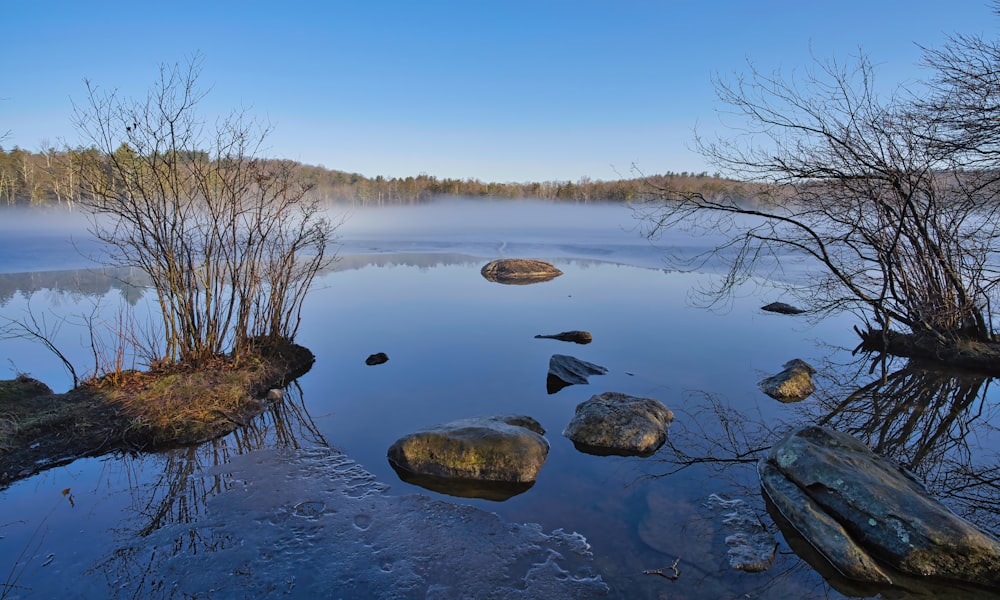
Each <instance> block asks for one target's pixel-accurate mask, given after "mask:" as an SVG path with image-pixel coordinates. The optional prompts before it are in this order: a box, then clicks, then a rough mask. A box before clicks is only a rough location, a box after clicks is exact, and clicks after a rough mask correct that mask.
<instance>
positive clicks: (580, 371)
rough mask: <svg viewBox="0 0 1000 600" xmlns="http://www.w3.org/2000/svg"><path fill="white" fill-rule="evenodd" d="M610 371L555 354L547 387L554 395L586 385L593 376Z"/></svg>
mask: <svg viewBox="0 0 1000 600" xmlns="http://www.w3.org/2000/svg"><path fill="white" fill-rule="evenodd" d="M607 372H608V370H607V369H606V368H604V367H602V366H601V365H595V364H594V363H590V362H587V361H585V360H580V359H579V358H574V357H572V356H567V355H565V354H553V355H552V357H551V358H550V359H549V374H548V377H547V378H546V381H545V387H546V389H547V390H548V392H549V393H550V394H554V393H556V392H558V391H559V390H561V389H563V388H564V387H567V386H570V385H586V384H587V383H589V381H588V379H587V378H588V377H590V376H591V375H604V374H605V373H607Z"/></svg>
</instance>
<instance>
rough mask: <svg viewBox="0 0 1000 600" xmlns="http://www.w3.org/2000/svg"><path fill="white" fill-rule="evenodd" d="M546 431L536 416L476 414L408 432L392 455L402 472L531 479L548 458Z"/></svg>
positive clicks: (454, 477) (514, 480) (438, 477)
mask: <svg viewBox="0 0 1000 600" xmlns="http://www.w3.org/2000/svg"><path fill="white" fill-rule="evenodd" d="M544 433H545V430H544V429H542V426H541V425H539V423H538V421H535V420H534V419H532V418H531V417H525V416H516V415H505V416H489V417H473V418H469V419H461V420H458V421H452V422H450V423H444V424H440V425H433V426H431V427H427V428H425V429H422V430H420V431H417V432H415V433H411V434H409V435H406V436H404V437H402V438H400V439H399V440H397V441H396V442H395V443H394V444H393V445H392V446H391V447H390V448H389V451H388V453H387V455H388V458H389V462H390V463H391V464H392V466H393V468H395V469H396V470H397V472H400V471H402V472H405V473H407V474H409V475H413V476H423V477H429V478H433V480H436V481H438V482H443V481H446V480H460V481H465V482H469V481H479V482H482V481H486V482H504V483H531V482H534V481H535V478H536V477H537V475H538V472H539V470H541V468H542V465H544V464H545V459H546V458H547V457H548V453H549V443H548V441H547V440H546V439H545V438H544V437H542V435H543V434H544ZM529 487H530V486H529ZM522 491H523V490H522Z"/></svg>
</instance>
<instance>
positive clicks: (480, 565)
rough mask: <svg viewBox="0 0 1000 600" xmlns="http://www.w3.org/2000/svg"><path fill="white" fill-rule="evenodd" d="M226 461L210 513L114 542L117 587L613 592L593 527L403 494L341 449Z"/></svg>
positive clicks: (551, 594) (437, 593)
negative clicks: (595, 564)
mask: <svg viewBox="0 0 1000 600" xmlns="http://www.w3.org/2000/svg"><path fill="white" fill-rule="evenodd" d="M214 475H216V476H221V477H222V478H223V479H225V480H227V485H225V486H224V487H225V488H228V489H227V490H226V491H224V492H221V493H219V494H217V495H215V496H214V497H212V498H211V499H210V500H209V502H208V510H207V516H206V517H203V518H201V519H200V521H198V522H194V523H187V524H173V525H169V526H166V527H164V528H161V529H159V530H157V531H156V532H154V533H153V534H152V535H150V536H149V537H147V538H144V539H136V540H134V541H133V542H132V544H131V547H130V548H127V549H120V550H118V551H116V552H113V553H112V555H111V557H110V558H109V561H108V562H107V563H105V565H104V567H105V568H104V569H101V570H102V571H104V572H105V573H106V576H107V577H108V579H109V581H108V583H109V584H110V587H111V588H112V589H114V590H116V592H117V593H118V594H120V595H122V596H130V597H202V596H203V595H209V594H210V595H212V596H213V597H216V596H238V597H270V596H284V597H309V598H318V597H322V598H433V599H445V598H497V599H499V598H594V597H601V596H604V595H606V593H607V586H606V585H605V584H604V582H603V581H602V580H601V578H600V576H597V575H594V574H593V573H592V572H591V567H592V565H591V554H590V551H589V545H588V544H587V542H586V540H585V539H584V538H583V536H581V535H579V534H576V533H566V532H563V531H561V530H557V531H554V532H549V533H545V532H543V531H542V529H541V527H540V526H538V525H534V524H513V523H506V522H504V521H502V520H501V519H500V517H499V516H497V515H496V514H495V513H490V512H486V511H483V510H481V509H478V508H475V507H471V506H464V505H458V504H452V503H449V502H444V501H440V500H434V499H431V498H428V497H426V496H422V495H407V496H392V495H389V494H387V493H386V486H384V485H383V484H381V483H379V482H377V481H376V480H375V478H374V477H373V476H372V475H371V474H369V473H368V472H366V471H365V470H364V469H362V468H361V467H360V466H359V465H358V464H356V463H354V462H353V461H352V460H351V459H349V458H347V457H346V456H343V455H341V454H338V453H336V452H333V451H330V450H326V449H311V450H301V449H278V450H261V451H256V452H251V453H249V454H246V455H243V456H239V457H236V458H235V459H234V460H233V461H232V462H230V463H228V464H225V465H223V466H221V467H217V468H216V472H215V473H214ZM122 557H128V558H127V559H124V558H122ZM114 563H118V564H117V565H116V564H114ZM116 567H117V568H116Z"/></svg>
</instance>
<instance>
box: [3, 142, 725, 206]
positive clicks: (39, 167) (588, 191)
mask: <svg viewBox="0 0 1000 600" xmlns="http://www.w3.org/2000/svg"><path fill="white" fill-rule="evenodd" d="M97 153H98V151H97V150H96V149H93V148H77V149H64V150H59V149H56V148H48V149H44V150H40V151H37V152H33V151H30V150H24V149H21V148H18V147H16V146H15V147H14V148H12V149H11V150H6V149H4V148H3V147H2V146H0V205H4V206H58V205H65V206H72V205H73V204H75V203H78V202H80V201H81V199H82V198H83V197H84V196H86V195H88V194H89V193H90V192H89V190H87V189H86V186H85V184H84V182H83V181H84V178H83V177H82V176H81V168H82V166H83V165H85V164H93V159H94V158H95V155H96V154H97ZM270 160H272V161H273V162H280V163H284V164H285V166H288V167H290V168H291V170H292V171H293V172H294V173H295V176H296V178H297V180H298V181H299V182H301V183H302V184H303V185H305V186H308V187H309V189H310V191H309V193H310V195H312V196H313V197H315V198H318V199H321V200H323V201H327V202H330V203H333V204H349V205H353V206H377V205H383V204H384V205H391V204H412V203H417V202H423V201H426V200H429V199H430V198H433V197H435V196H463V197H471V198H511V199H514V198H538V199H542V200H558V201H568V202H583V203H586V202H630V201H634V200H638V199H640V198H641V197H642V196H643V194H646V193H649V192H650V191H652V190H654V189H656V188H659V189H671V190H684V191H687V192H700V193H710V192H719V191H722V190H726V189H731V188H732V187H733V186H735V185H736V182H734V181H732V180H728V179H725V178H722V177H720V176H718V175H717V174H715V175H709V174H708V173H687V172H682V173H674V172H670V171H668V172H666V173H664V174H658V175H648V176H636V177H632V178H621V179H617V180H613V181H603V180H592V179H589V178H586V177H584V178H581V179H579V180H577V181H544V182H522V183H510V182H507V183H497V182H483V181H480V180H478V179H471V178H470V179H451V178H443V179H441V178H437V177H435V176H432V175H427V174H420V175H416V176H409V177H383V176H376V177H365V176H364V175H360V174H358V173H348V172H345V171H338V170H335V169H328V168H325V167H323V166H315V165H306V164H302V163H298V162H294V161H287V160H280V159H270Z"/></svg>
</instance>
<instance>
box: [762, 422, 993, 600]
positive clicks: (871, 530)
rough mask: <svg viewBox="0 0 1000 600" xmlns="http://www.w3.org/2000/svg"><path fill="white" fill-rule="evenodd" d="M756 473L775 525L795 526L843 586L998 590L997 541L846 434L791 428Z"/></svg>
mask: <svg viewBox="0 0 1000 600" xmlns="http://www.w3.org/2000/svg"><path fill="white" fill-rule="evenodd" d="M758 471H759V473H760V479H761V484H762V486H763V491H764V494H765V497H766V499H767V500H769V501H770V503H771V508H772V510H773V511H774V512H775V513H776V517H777V518H776V519H775V521H776V522H778V523H779V525H780V524H781V523H782V522H784V523H785V524H786V525H789V526H790V527H791V528H793V529H794V530H795V531H796V532H797V533H798V534H799V535H800V536H801V537H802V538H803V539H805V540H806V541H807V542H808V544H809V546H810V547H811V548H813V549H814V550H815V551H816V553H817V554H818V557H821V558H822V559H823V560H824V561H825V562H826V563H828V564H829V565H830V566H832V567H833V568H834V569H835V570H836V572H837V573H838V574H839V576H840V577H842V578H844V579H846V580H849V581H854V582H864V583H868V584H881V585H888V584H892V585H894V586H900V585H903V586H912V585H914V582H917V583H922V582H924V581H926V582H928V584H936V583H941V582H945V583H948V582H950V583H952V584H958V585H960V586H962V585H973V586H982V587H985V588H993V589H996V587H997V586H1000V541H998V540H997V539H996V538H994V537H992V536H990V535H988V534H986V533H983V532H981V531H979V530H977V529H976V528H975V527H973V526H972V525H971V524H969V523H968V522H967V521H965V520H963V519H962V518H960V517H958V516H957V515H955V514H954V513H952V512H951V511H949V510H948V509H947V508H945V507H944V506H943V505H942V504H941V503H939V502H938V501H937V500H935V499H934V498H931V497H930V496H929V495H928V494H927V491H926V490H925V489H924V487H923V486H922V485H921V484H920V483H918V482H917V481H916V480H915V479H913V477H912V476H910V475H909V474H907V473H906V472H905V471H903V470H902V469H900V468H899V467H897V466H896V465H894V464H893V463H891V462H889V461H887V460H885V459H883V458H880V457H878V456H876V455H875V454H874V453H873V452H871V450H869V449H868V447H866V446H865V445H864V444H862V443H861V442H859V441H858V440H856V439H854V438H853V437H851V436H849V435H846V434H843V433H839V432H836V431H833V430H830V429H826V428H822V427H803V428H801V429H798V430H795V431H792V432H791V433H789V434H788V435H787V436H785V438H783V439H782V440H781V441H780V442H778V443H777V444H776V445H774V446H773V447H772V448H771V451H770V453H769V454H768V456H767V457H766V458H765V459H762V460H761V462H760V464H759V465H758ZM804 558H806V559H807V560H809V558H808V557H804ZM814 558H816V557H815V556H814ZM866 595H867V594H866ZM970 597H971V596H970Z"/></svg>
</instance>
